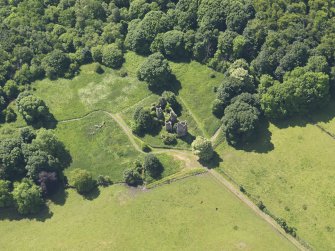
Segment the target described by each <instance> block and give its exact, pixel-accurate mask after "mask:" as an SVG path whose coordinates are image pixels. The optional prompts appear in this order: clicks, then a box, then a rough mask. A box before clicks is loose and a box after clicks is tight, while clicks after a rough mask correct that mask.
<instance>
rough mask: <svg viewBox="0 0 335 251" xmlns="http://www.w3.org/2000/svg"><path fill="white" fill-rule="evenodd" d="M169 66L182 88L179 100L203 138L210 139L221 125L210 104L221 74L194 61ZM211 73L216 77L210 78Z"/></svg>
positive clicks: (220, 79)
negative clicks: (200, 130) (191, 115)
mask: <svg viewBox="0 0 335 251" xmlns="http://www.w3.org/2000/svg"><path fill="white" fill-rule="evenodd" d="M170 65H171V68H172V70H173V73H174V74H175V75H176V77H177V79H178V80H179V81H180V83H181V86H182V88H181V90H180V91H179V98H180V99H182V101H183V102H184V106H186V108H187V109H188V110H189V111H190V112H191V113H192V114H193V115H194V117H195V120H196V121H197V123H198V125H199V126H200V128H201V129H202V131H203V132H204V134H205V136H207V137H211V136H212V135H214V133H215V131H216V130H217V129H218V128H219V127H220V125H221V122H220V120H219V119H217V118H216V117H215V116H214V115H213V114H212V102H213V101H214V99H215V97H216V94H215V93H214V91H213V88H214V87H218V86H219V85H220V83H221V82H222V80H223V78H224V76H223V74H221V73H218V72H214V71H213V70H211V69H209V68H208V67H206V66H204V65H202V64H200V63H197V62H194V61H192V62H190V63H170ZM211 73H213V74H215V76H216V77H215V78H211V77H210V74H211Z"/></svg>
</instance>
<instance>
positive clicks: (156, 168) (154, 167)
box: [143, 153, 164, 178]
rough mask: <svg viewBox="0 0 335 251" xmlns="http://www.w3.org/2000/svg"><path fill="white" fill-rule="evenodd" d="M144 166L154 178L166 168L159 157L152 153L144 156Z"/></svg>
mask: <svg viewBox="0 0 335 251" xmlns="http://www.w3.org/2000/svg"><path fill="white" fill-rule="evenodd" d="M143 168H144V170H145V171H146V172H147V174H149V175H150V176H151V177H153V178H157V177H159V176H160V175H161V173H162V172H163V170H164V167H163V165H162V163H161V162H160V161H159V159H158V158H157V157H156V156H155V155H153V154H150V153H149V154H147V155H146V156H145V157H144V161H143Z"/></svg>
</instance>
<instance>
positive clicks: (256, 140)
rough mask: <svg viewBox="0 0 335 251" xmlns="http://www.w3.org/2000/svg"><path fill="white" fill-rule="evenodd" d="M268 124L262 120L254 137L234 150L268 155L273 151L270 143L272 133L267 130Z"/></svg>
mask: <svg viewBox="0 0 335 251" xmlns="http://www.w3.org/2000/svg"><path fill="white" fill-rule="evenodd" d="M269 126H270V123H269V122H268V121H267V120H265V119H263V120H262V121H261V124H260V126H259V128H258V129H257V131H256V133H255V135H254V137H253V138H252V139H251V140H250V142H248V143H244V144H240V145H237V146H236V147H235V148H236V149H238V150H243V151H246V152H257V153H268V152H270V151H272V150H274V145H273V144H272V142H271V136H272V133H271V132H270V130H269Z"/></svg>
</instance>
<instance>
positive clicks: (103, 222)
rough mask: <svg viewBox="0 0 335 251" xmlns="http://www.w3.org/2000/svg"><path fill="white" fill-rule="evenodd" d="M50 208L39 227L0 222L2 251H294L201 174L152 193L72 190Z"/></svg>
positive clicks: (27, 222)
mask: <svg viewBox="0 0 335 251" xmlns="http://www.w3.org/2000/svg"><path fill="white" fill-rule="evenodd" d="M216 208H217V210H216ZM50 209H51V212H52V214H53V215H52V217H51V218H49V219H46V220H45V221H44V222H42V221H36V220H29V219H23V220H15V219H14V220H12V221H10V220H7V219H5V220H2V221H0V236H1V237H0V238H1V242H0V250H36V251H37V250H45V248H46V247H47V248H48V249H52V250H169V251H170V250H260V251H262V250H273V249H274V248H275V249H276V250H278V251H279V250H285V251H286V250H295V249H294V247H292V245H291V244H290V243H289V242H288V241H287V240H286V239H284V237H282V236H281V235H279V234H278V233H277V232H276V231H275V230H274V229H272V227H270V225H268V224H267V223H266V222H264V221H263V220H262V219H260V218H259V217H258V216H256V215H255V214H254V213H253V212H252V211H251V210H250V209H249V208H247V207H246V206H245V205H244V204H243V203H242V202H240V201H238V200H236V198H235V197H234V196H233V195H232V194H230V193H229V192H227V191H226V190H224V189H222V186H221V184H219V183H217V182H216V181H215V180H213V178H211V177H210V176H206V175H205V176H198V177H193V178H188V179H185V180H182V181H178V182H175V183H172V184H170V185H166V186H162V187H159V188H156V189H153V190H149V191H141V190H137V189H128V188H126V187H125V186H120V185H114V186H112V187H109V188H104V189H101V193H100V195H99V197H98V198H96V199H95V200H91V201H90V200H85V199H84V198H83V197H82V196H80V195H78V194H77V193H75V192H74V191H72V190H70V191H69V192H68V198H67V200H66V203H65V204H64V205H55V204H50ZM0 215H2V216H0V217H2V218H5V217H6V215H8V214H7V213H6V212H4V211H0ZM18 238H19V239H18Z"/></svg>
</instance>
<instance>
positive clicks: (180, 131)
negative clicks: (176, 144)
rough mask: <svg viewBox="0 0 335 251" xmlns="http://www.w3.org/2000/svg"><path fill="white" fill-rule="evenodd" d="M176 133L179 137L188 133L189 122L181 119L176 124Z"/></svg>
mask: <svg viewBox="0 0 335 251" xmlns="http://www.w3.org/2000/svg"><path fill="white" fill-rule="evenodd" d="M176 133H177V135H178V137H184V136H186V135H187V122H186V121H181V122H178V123H177V124H176Z"/></svg>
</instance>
